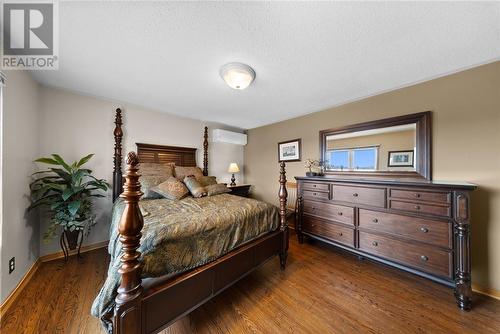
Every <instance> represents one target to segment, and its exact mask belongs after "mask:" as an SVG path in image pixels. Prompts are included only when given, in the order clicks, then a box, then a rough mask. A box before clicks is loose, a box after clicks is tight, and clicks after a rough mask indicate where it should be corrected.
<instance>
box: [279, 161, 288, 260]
mask: <svg viewBox="0 0 500 334" xmlns="http://www.w3.org/2000/svg"><path fill="white" fill-rule="evenodd" d="M287 196H288V192H287V190H286V171H285V162H284V161H282V162H281V163H280V189H279V192H278V197H279V199H280V230H281V231H282V241H281V249H280V265H281V269H282V270H284V269H285V266H286V257H287V252H288V224H287V223H286V198H287Z"/></svg>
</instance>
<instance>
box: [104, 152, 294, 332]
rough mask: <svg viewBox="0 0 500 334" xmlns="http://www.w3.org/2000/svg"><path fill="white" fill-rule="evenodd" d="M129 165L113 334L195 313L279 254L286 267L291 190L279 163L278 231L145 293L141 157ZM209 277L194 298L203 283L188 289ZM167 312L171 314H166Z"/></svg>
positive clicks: (157, 325)
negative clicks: (143, 279)
mask: <svg viewBox="0 0 500 334" xmlns="http://www.w3.org/2000/svg"><path fill="white" fill-rule="evenodd" d="M127 165H128V166H127V171H126V174H125V186H124V191H123V193H122V194H121V195H120V197H122V198H123V199H124V201H125V209H124V212H123V215H122V217H121V220H120V224H119V227H118V230H119V233H120V242H121V243H122V248H123V255H122V257H121V266H120V269H119V270H118V273H119V274H120V275H121V281H120V286H119V288H118V295H117V297H116V299H115V302H116V306H115V309H114V315H113V333H115V334H145V333H155V332H157V331H158V330H160V329H162V328H165V327H166V326H168V325H169V324H171V323H172V322H173V321H175V320H177V319H178V318H179V317H181V316H182V315H184V314H187V313H189V312H190V311H191V310H194V309H195V308H197V307H198V306H200V305H201V304H203V303H204V302H206V301H207V300H209V299H210V298H212V297H213V296H215V295H217V293H218V292H220V291H222V290H224V289H226V288H227V287H229V286H230V285H232V284H233V283H234V282H236V281H238V280H239V279H240V278H242V277H244V276H246V275H247V274H248V273H250V272H251V271H253V270H254V269H255V268H257V267H258V266H259V265H260V264H262V263H263V262H265V261H266V260H267V259H269V258H270V257H274V256H276V255H277V254H278V255H279V259H280V267H281V269H282V270H283V269H285V265H286V259H287V251H288V225H287V223H286V201H287V190H286V172H285V163H284V162H281V164H280V177H279V184H280V186H279V192H278V196H279V215H280V225H279V229H278V230H277V231H274V232H272V233H271V234H269V235H267V236H264V237H261V238H259V239H257V240H255V241H252V242H251V243H249V244H248V245H246V246H244V247H242V248H239V249H237V250H235V251H232V252H230V253H229V254H227V255H226V256H224V257H223V258H221V259H219V260H217V261H214V262H213V263H209V264H207V265H205V266H202V267H200V268H197V269H194V270H193V271H189V272H187V273H185V274H183V275H182V276H180V277H177V278H175V279H174V280H173V281H169V282H166V283H165V284H160V285H159V286H155V287H154V288H153V291H152V290H148V291H147V292H145V291H144V288H143V285H142V280H141V273H142V264H141V262H140V261H139V258H140V255H141V254H140V253H139V252H138V251H137V249H138V248H139V246H140V240H141V230H142V227H143V217H142V214H141V211H140V208H139V199H140V197H141V196H142V195H143V193H142V192H141V185H140V183H139V177H140V174H139V173H138V170H139V169H138V165H139V158H138V156H137V154H136V153H135V152H130V153H129V154H128V156H127ZM206 275H212V276H211V279H212V281H211V282H212V283H210V284H208V285H207V289H209V290H210V291H209V290H207V291H202V292H203V293H205V292H206V293H207V295H206V297H204V298H201V297H203V296H205V295H203V296H201V297H200V298H194V297H193V296H191V295H192V294H193V291H198V290H199V288H200V285H199V284H195V285H196V286H197V287H198V290H196V289H195V290H193V289H189V288H186V287H189V286H190V284H191V285H192V284H194V283H193V282H196V281H197V280H198V279H199V278H202V277H204V280H202V281H206V282H209V280H207V278H206V277H205V276H206ZM173 296H176V298H173ZM190 296H191V297H193V298H191V299H192V300H190V299H189V298H190ZM195 297H197V296H195ZM179 298H180V299H182V300H180V299H179ZM152 305H156V306H158V305H162V307H160V308H159V309H160V310H162V311H161V312H158V309H157V307H152ZM169 305H170V307H169ZM179 305H180V306H182V307H180V306H179ZM148 309H149V311H148ZM153 309H156V311H153ZM168 310H170V311H171V312H170V313H169V312H167V311H168Z"/></svg>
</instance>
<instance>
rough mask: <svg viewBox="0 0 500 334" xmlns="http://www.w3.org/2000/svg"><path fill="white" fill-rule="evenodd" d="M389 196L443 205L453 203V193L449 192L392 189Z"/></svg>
mask: <svg viewBox="0 0 500 334" xmlns="http://www.w3.org/2000/svg"><path fill="white" fill-rule="evenodd" d="M389 196H390V197H391V198H401V199H409V200H415V201H424V202H435V203H442V204H449V203H451V193H450V192H449V191H448V192H447V191H427V190H425V191H424V190H411V189H395V188H391V189H390V190H389Z"/></svg>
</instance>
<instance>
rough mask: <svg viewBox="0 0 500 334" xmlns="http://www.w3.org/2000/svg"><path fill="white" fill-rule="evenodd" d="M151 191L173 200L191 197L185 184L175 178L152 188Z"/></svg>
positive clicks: (170, 178)
mask: <svg viewBox="0 0 500 334" xmlns="http://www.w3.org/2000/svg"><path fill="white" fill-rule="evenodd" d="M151 191H153V192H155V193H157V194H159V195H161V196H163V197H165V198H168V199H172V200H179V199H182V198H184V197H186V196H187V195H189V190H188V188H186V186H185V185H184V183H182V182H181V181H179V180H177V179H176V178H175V177H173V176H171V177H169V178H168V179H167V180H166V181H164V182H162V183H160V184H159V185H157V186H155V187H153V188H151Z"/></svg>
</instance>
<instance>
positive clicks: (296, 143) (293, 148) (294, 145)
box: [278, 138, 301, 162]
mask: <svg viewBox="0 0 500 334" xmlns="http://www.w3.org/2000/svg"><path fill="white" fill-rule="evenodd" d="M300 150H301V139H300V138H299V139H293V140H288V141H284V142H281V143H278V161H279V162H281V161H300Z"/></svg>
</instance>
